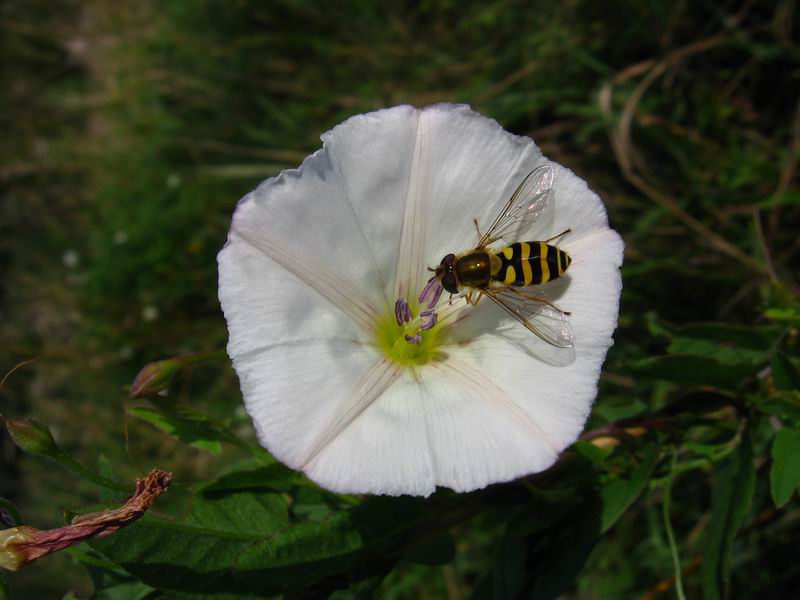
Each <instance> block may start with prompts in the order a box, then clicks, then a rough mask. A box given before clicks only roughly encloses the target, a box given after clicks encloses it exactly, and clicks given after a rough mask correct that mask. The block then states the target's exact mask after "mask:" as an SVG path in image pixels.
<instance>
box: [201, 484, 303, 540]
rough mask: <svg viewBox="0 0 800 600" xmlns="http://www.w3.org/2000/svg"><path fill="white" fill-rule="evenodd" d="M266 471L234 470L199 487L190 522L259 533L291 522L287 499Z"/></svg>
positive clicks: (202, 525)
mask: <svg viewBox="0 0 800 600" xmlns="http://www.w3.org/2000/svg"><path fill="white" fill-rule="evenodd" d="M264 474H265V471H264V470H257V471H245V472H237V473H232V474H230V475H226V476H223V477H221V478H219V479H218V480H217V481H215V482H213V483H210V484H208V485H206V486H203V487H201V488H199V489H198V490H197V491H195V494H194V496H193V498H192V511H191V514H190V515H189V517H188V519H187V521H186V522H187V524H191V525H197V526H198V527H205V528H209V529H217V530H224V531H228V532H232V533H239V532H241V533H250V534H257V535H268V534H270V533H273V532H275V531H277V530H279V529H282V528H284V527H286V526H288V525H289V513H288V507H287V504H286V500H284V498H283V496H282V495H281V494H278V493H276V490H275V489H274V488H273V487H272V485H271V481H270V480H269V479H266V480H265V479H264Z"/></svg>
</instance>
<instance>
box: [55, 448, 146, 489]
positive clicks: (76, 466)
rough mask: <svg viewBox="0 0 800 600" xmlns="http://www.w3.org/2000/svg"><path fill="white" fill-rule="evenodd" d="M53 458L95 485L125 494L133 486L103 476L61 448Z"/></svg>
mask: <svg viewBox="0 0 800 600" xmlns="http://www.w3.org/2000/svg"><path fill="white" fill-rule="evenodd" d="M50 457H51V458H52V459H54V460H56V461H58V462H59V463H60V464H61V466H63V467H64V468H65V469H67V470H68V471H72V472H73V473H75V474H76V475H77V476H79V477H81V478H83V479H86V480H88V481H91V482H92V483H94V484H95V485H99V486H100V487H104V488H106V489H109V490H114V491H116V492H123V493H125V494H130V493H131V491H132V490H131V486H130V485H126V484H123V483H119V482H118V481H114V480H113V479H109V478H108V477H103V476H102V475H100V473H97V472H95V471H93V470H92V469H90V468H89V467H86V466H84V465H82V464H81V463H79V462H78V461H77V460H75V459H74V458H72V457H71V456H70V455H69V454H67V453H66V452H64V451H63V450H62V449H61V448H59V449H58V451H57V452H56V453H55V454H52V455H51V456H50Z"/></svg>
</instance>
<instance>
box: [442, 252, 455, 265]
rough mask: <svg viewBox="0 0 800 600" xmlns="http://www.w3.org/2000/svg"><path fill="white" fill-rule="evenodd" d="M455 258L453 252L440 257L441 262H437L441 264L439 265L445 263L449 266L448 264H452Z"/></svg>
mask: <svg viewBox="0 0 800 600" xmlns="http://www.w3.org/2000/svg"><path fill="white" fill-rule="evenodd" d="M455 259H456V255H455V254H448V255H447V256H445V257H444V258H443V259H442V262H441V263H439V264H441V265H445V266H450V265H452V264H453V261H454V260H455Z"/></svg>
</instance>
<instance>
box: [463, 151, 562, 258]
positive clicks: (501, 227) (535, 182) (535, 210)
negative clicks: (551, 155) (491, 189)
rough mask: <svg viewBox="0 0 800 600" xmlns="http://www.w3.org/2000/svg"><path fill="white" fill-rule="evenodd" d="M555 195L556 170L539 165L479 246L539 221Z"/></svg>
mask: <svg viewBox="0 0 800 600" xmlns="http://www.w3.org/2000/svg"><path fill="white" fill-rule="evenodd" d="M552 196H553V169H552V168H551V167H550V166H549V165H544V166H541V167H538V168H536V169H534V170H533V171H531V172H530V173H528V174H527V175H526V177H525V179H523V180H522V183H520V184H519V185H518V186H517V189H516V190H515V191H514V193H513V194H511V197H510V198H509V199H508V202H506V203H505V205H504V206H503V209H502V210H501V211H500V214H498V215H497V217H495V220H494V222H493V223H492V224H491V225H490V226H489V229H487V230H486V232H485V233H484V234H483V236H481V239H480V241H479V242H478V246H477V247H478V248H485V247H486V246H488V245H490V244H492V243H494V242H496V241H497V240H499V239H501V238H503V237H506V236H508V235H509V234H510V233H512V232H514V231H515V230H516V229H518V228H520V227H522V226H525V225H532V224H533V223H535V222H536V221H538V220H539V218H540V217H541V216H542V214H544V212H545V211H546V210H547V208H548V206H550V205H551V203H552V202H551V199H552ZM513 241H517V240H513Z"/></svg>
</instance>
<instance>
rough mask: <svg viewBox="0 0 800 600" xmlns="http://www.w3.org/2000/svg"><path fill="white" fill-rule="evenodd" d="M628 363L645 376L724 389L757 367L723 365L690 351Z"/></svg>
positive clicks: (731, 386) (749, 374)
mask: <svg viewBox="0 0 800 600" xmlns="http://www.w3.org/2000/svg"><path fill="white" fill-rule="evenodd" d="M627 366H628V368H629V369H630V371H631V372H632V373H633V374H634V375H638V376H640V377H646V378H648V379H657V380H663V381H671V382H673V383H687V384H697V385H712V386H716V387H721V388H727V389H737V388H738V387H739V385H740V383H741V381H742V379H744V378H745V377H748V376H752V375H754V374H755V372H756V371H757V370H758V366H757V365H749V366H742V365H726V364H722V363H720V362H718V361H716V360H714V359H713V358H708V357H705V356H689V355H670V356H656V357H653V358H646V359H643V360H639V361H635V362H632V363H628V365H627Z"/></svg>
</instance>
